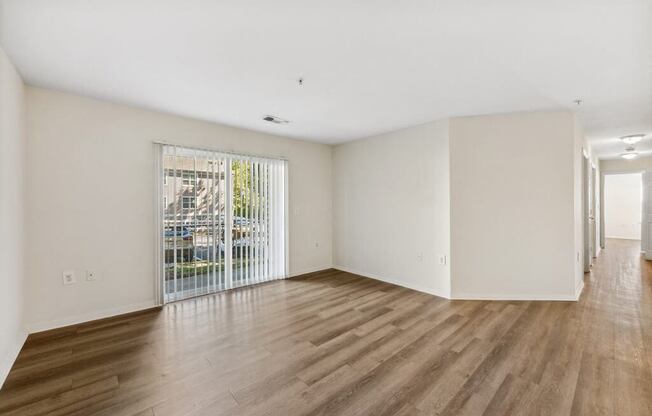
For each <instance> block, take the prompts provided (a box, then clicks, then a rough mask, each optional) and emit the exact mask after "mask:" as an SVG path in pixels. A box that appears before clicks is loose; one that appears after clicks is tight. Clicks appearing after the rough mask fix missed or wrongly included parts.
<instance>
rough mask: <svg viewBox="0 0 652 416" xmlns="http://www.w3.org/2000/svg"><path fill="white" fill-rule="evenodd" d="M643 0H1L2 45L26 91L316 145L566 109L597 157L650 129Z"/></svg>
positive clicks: (650, 72)
mask: <svg viewBox="0 0 652 416" xmlns="http://www.w3.org/2000/svg"><path fill="white" fill-rule="evenodd" d="M651 1H652V0H546V1H541V0H494V1H486V0H475V1H474V0H410V1H396V0H329V1H313V0H275V1H269V0H223V1H218V0H213V1H210V0H0V7H2V9H1V10H0V11H1V15H0V16H1V17H0V42H1V43H2V45H3V47H4V49H5V50H6V52H7V54H8V55H9V56H10V57H11V59H12V60H13V62H14V63H15V65H16V66H17V68H18V70H19V72H20V73H21V74H22V75H23V77H24V79H25V80H26V82H27V83H29V84H33V85H37V86H44V87H51V88H56V89H60V90H65V91H71V92H75V93H79V94H83V95H88V96H92V97H97V98H101V99H108V100H112V101H116V102H121V103H128V104H133V105H137V106H141V107H145V108H150V109H155V110H160V111H166V112H171V113H176V114H180V115H184V116H189V117H194V118H199V119H204V120H210V121H215V122H219V123H224V124H229V125H233V126H238V127H243V128H248V129H254V130H259V131H265V132H269V133H275V134H280V135H284V136H290V137H297V138H302V139H307V140H313V141H318V142H323V143H338V142H343V141H347V140H352V139H356V138H360V137H365V136H369V135H373V134H376V133H380V132H385V131H390V130H395V129H399V128H402V127H406V126H410V125H415V124H419V123H423V122H427V121H430V120H434V119H438V118H442V117H448V116H460V115H475V114H488V113H499V112H511V111H529V110H543V109H562V108H568V109H573V110H574V111H578V113H579V115H580V117H581V119H582V121H583V125H584V128H585V131H586V134H587V136H588V137H589V138H590V140H592V141H593V142H594V143H595V146H596V150H597V151H598V153H599V154H600V155H601V156H605V157H606V156H609V155H613V154H617V153H620V152H622V149H623V147H624V146H622V145H621V144H620V143H618V140H617V139H616V137H617V136H621V135H625V134H633V133H639V132H642V133H652V7H651V5H650V3H651ZM299 77H304V78H305V84H304V85H303V86H299V85H298V83H297V80H298V78H299ZM576 98H581V99H582V100H583V105H582V106H580V107H576V106H574V104H573V100H575V99H576ZM266 114H272V115H277V116H280V117H282V118H286V119H289V120H291V123H290V124H287V125H274V124H270V123H268V122H265V121H262V120H261V117H262V116H264V115H266ZM649 141H650V142H652V139H650V140H649ZM643 146H647V147H648V148H649V149H650V153H652V143H650V144H649V145H646V144H645V143H644V144H643Z"/></svg>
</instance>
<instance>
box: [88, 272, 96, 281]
mask: <svg viewBox="0 0 652 416" xmlns="http://www.w3.org/2000/svg"><path fill="white" fill-rule="evenodd" d="M86 280H87V281H89V282H92V281H95V280H97V273H95V272H94V271H92V270H86Z"/></svg>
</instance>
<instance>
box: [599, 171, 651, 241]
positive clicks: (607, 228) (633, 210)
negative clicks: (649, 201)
mask: <svg viewBox="0 0 652 416" xmlns="http://www.w3.org/2000/svg"><path fill="white" fill-rule="evenodd" d="M642 179H643V178H642V173H640V172H636V173H619V174H609V175H605V176H604V205H603V207H604V208H603V209H604V211H603V212H604V214H603V215H604V237H605V248H608V247H609V241H610V240H611V241H614V239H618V240H631V241H636V242H638V244H639V245H640V243H641V232H642V227H641V224H642V213H643V182H642Z"/></svg>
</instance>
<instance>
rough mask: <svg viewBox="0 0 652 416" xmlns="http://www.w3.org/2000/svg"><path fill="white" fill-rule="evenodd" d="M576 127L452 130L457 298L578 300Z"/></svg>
mask: <svg viewBox="0 0 652 416" xmlns="http://www.w3.org/2000/svg"><path fill="white" fill-rule="evenodd" d="M574 122H575V120H574V117H573V115H572V114H571V113H567V112H548V113H546V112H541V113H518V114H506V115H494V116H482V117H464V118H455V119H452V120H451V124H450V149H451V161H450V170H451V259H452V263H451V265H452V268H451V276H452V296H453V297H454V298H478V299H482V298H484V299H574V298H575V296H576V285H575V283H576V282H575V275H576V270H577V267H578V265H577V264H578V262H577V259H576V247H575V244H576V235H575V234H576V229H577V227H576V218H575V212H576V211H575V203H576V201H577V198H576V195H577V194H576V193H577V192H578V190H577V188H576V181H575V175H576V170H575V169H576V159H577V154H576V150H575V146H576V141H575V126H574ZM580 264H581V263H580Z"/></svg>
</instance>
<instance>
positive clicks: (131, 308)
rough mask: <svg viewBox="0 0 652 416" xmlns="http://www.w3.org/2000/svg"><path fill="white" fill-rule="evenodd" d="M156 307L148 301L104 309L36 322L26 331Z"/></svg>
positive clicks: (153, 301) (54, 327) (78, 322)
mask: <svg viewBox="0 0 652 416" xmlns="http://www.w3.org/2000/svg"><path fill="white" fill-rule="evenodd" d="M156 306H160V305H158V303H157V302H156V301H155V300H153V299H152V300H148V301H146V302H140V303H134V304H131V305H125V306H119V307H116V308H109V309H104V310H101V311H97V312H90V313H85V314H81V315H76V316H70V317H66V318H59V319H54V320H51V321H45V322H36V323H32V324H29V325H28V326H27V330H28V332H29V333H30V334H33V333H35V332H41V331H47V330H50V329H56V328H61V327H64V326H68V325H76V324H81V323H84V322H88V321H94V320H96V319H103V318H110V317H112V316H116V315H122V314H125V313H131V312H138V311H142V310H145V309H149V308H154V307H156Z"/></svg>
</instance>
